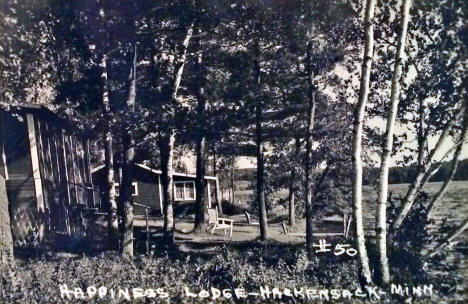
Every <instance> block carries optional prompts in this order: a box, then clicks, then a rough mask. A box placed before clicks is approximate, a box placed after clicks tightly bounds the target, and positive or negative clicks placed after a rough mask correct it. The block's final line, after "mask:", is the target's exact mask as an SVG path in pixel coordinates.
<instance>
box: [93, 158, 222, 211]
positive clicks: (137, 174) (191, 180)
mask: <svg viewBox="0 0 468 304" xmlns="http://www.w3.org/2000/svg"><path fill="white" fill-rule="evenodd" d="M91 172H92V175H93V181H94V183H95V184H94V185H95V187H96V188H97V189H100V191H101V192H103V190H104V189H105V181H106V177H105V170H104V166H99V167H96V168H94V169H93V170H92V171H91ZM133 174H134V180H133V183H132V188H133V194H132V195H133V201H134V203H136V205H135V206H134V213H135V215H137V216H138V215H144V214H145V210H144V208H142V207H139V206H138V204H140V205H145V206H148V207H151V212H150V215H151V216H161V215H162V214H163V194H162V183H161V174H162V173H161V170H156V169H153V168H150V167H148V166H145V165H142V164H135V167H134V173H133ZM115 176H116V178H115V184H114V187H115V188H116V189H115V190H116V194H117V195H118V193H119V184H118V174H115ZM173 178H174V189H173V191H174V209H175V210H176V212H177V210H181V209H186V210H190V209H191V207H193V205H194V203H195V195H196V193H195V175H194V174H186V173H176V172H175V173H173ZM216 189H218V179H217V177H214V176H205V199H204V200H205V203H206V204H207V205H208V208H211V207H212V206H213V207H214V206H215V191H216Z"/></svg>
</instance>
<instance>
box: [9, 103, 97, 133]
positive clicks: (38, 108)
mask: <svg viewBox="0 0 468 304" xmlns="http://www.w3.org/2000/svg"><path fill="white" fill-rule="evenodd" d="M1 110H3V111H5V112H13V113H14V112H16V113H18V112H23V113H34V114H39V115H41V116H42V117H44V118H47V119H49V120H52V121H54V122H55V123H57V124H58V125H60V126H61V127H62V128H65V129H67V130H69V131H70V132H72V133H74V134H76V135H80V136H84V137H90V135H91V134H89V133H85V132H84V131H83V130H80V129H79V128H78V127H77V126H76V125H74V124H73V123H72V122H71V121H69V120H67V119H65V118H62V117H60V116H59V115H58V114H57V113H54V112H52V111H51V110H50V109H48V108H47V107H45V106H43V105H40V104H33V103H15V104H9V103H5V102H0V111H1Z"/></svg>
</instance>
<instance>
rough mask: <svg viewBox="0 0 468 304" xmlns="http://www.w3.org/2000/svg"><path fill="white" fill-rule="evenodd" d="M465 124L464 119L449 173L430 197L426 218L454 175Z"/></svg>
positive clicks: (465, 131) (465, 132)
mask: <svg viewBox="0 0 468 304" xmlns="http://www.w3.org/2000/svg"><path fill="white" fill-rule="evenodd" d="M467 124H468V123H467V121H465V123H464V126H463V131H462V134H461V135H460V142H458V143H457V148H456V150H455V153H454V154H453V158H452V164H451V167H450V172H449V175H448V176H447V178H446V179H445V181H444V183H443V185H442V187H441V188H440V189H439V192H437V194H436V195H435V196H434V197H433V198H432V200H431V202H430V204H429V206H428V207H427V213H426V219H427V220H429V219H430V218H431V215H432V211H433V210H434V209H435V207H436V206H437V204H438V202H439V201H440V199H441V198H442V197H443V196H444V194H445V192H446V191H447V188H448V186H449V185H450V183H451V182H452V180H453V177H454V176H455V173H456V172H457V167H458V162H459V160H460V154H461V151H462V149H463V144H464V142H465V138H466V134H467V129H468V128H467Z"/></svg>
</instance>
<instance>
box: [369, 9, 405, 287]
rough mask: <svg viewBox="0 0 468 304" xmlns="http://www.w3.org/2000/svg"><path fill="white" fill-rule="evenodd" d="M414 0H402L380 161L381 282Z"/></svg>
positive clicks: (385, 278)
mask: <svg viewBox="0 0 468 304" xmlns="http://www.w3.org/2000/svg"><path fill="white" fill-rule="evenodd" d="M410 8H411V0H403V3H402V5H401V23H400V33H399V35H398V43H397V53H396V58H395V65H394V68H393V78H392V85H391V93H390V109H389V113H388V117H387V127H386V134H385V141H384V145H383V151H382V156H381V161H380V178H379V186H378V200H377V219H376V227H375V228H376V243H377V251H378V271H377V274H378V277H377V280H378V281H379V283H380V284H382V285H384V286H385V285H387V284H388V283H389V282H390V270H389V267H388V257H387V197H388V171H389V168H390V161H391V156H392V150H393V134H394V129H395V121H396V116H397V112H398V104H399V102H400V81H401V77H402V71H403V66H404V64H405V58H404V56H405V44H406V34H407V32H408V23H409V19H410Z"/></svg>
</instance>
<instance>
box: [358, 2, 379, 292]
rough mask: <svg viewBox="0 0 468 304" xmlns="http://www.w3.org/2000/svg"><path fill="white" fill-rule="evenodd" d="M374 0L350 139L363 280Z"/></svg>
mask: <svg viewBox="0 0 468 304" xmlns="http://www.w3.org/2000/svg"><path fill="white" fill-rule="evenodd" d="M375 2H376V1H375V0H368V1H367V3H366V11H365V21H364V22H365V29H364V35H365V45H364V58H363V61H362V68H361V85H360V90H359V100H358V104H357V107H356V110H355V113H354V123H353V143H352V162H353V175H354V180H353V194H352V197H353V224H354V234H355V240H356V248H357V249H358V253H359V263H360V276H361V277H362V279H363V281H364V283H365V284H372V278H371V272H370V267H369V258H368V256H367V250H366V240H365V235H364V228H363V223H362V160H361V150H362V147H361V146H362V132H363V131H362V129H363V124H364V116H365V111H366V103H367V98H368V95H369V81H370V73H371V67H372V58H373V55H374V24H373V22H374V10H375Z"/></svg>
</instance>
